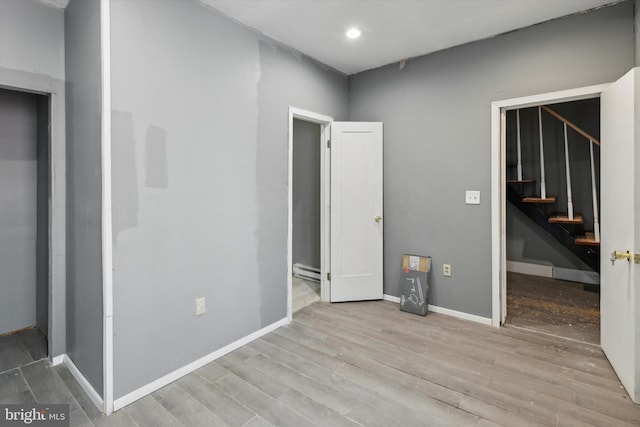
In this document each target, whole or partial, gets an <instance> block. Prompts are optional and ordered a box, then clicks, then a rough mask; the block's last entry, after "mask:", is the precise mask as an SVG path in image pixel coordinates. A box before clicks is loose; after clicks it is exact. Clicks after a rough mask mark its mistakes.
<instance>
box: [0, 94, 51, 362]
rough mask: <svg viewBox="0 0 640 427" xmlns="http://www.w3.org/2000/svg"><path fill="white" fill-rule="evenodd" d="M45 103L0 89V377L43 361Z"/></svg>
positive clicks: (47, 229) (46, 212)
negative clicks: (2, 351) (1, 351)
mask: <svg viewBox="0 0 640 427" xmlns="http://www.w3.org/2000/svg"><path fill="white" fill-rule="evenodd" d="M49 117H50V113H49V97H48V96H46V95H36V94H32V93H27V92H20V91H16V90H10V89H2V88H0V349H3V350H4V354H5V355H8V357H4V358H2V359H3V360H0V373H2V372H4V371H7V370H9V369H14V368H18V367H20V366H23V365H25V364H28V363H31V362H33V361H37V360H40V359H43V358H45V357H47V356H48V354H49V352H48V347H49V346H48V340H47V338H48V336H49V318H50V316H49V309H50V297H49V295H50V281H49V277H50V239H49V235H50V226H49V188H50V172H49V171H50V160H49Z"/></svg>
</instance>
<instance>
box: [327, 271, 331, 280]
mask: <svg viewBox="0 0 640 427" xmlns="http://www.w3.org/2000/svg"><path fill="white" fill-rule="evenodd" d="M327 280H328V281H331V273H327Z"/></svg>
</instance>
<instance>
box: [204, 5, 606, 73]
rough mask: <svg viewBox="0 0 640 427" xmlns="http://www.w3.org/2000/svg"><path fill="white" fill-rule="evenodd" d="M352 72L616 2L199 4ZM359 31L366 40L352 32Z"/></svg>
mask: <svg viewBox="0 0 640 427" xmlns="http://www.w3.org/2000/svg"><path fill="white" fill-rule="evenodd" d="M196 1H199V2H201V3H203V4H205V5H207V6H209V7H211V8H213V9H215V10H217V11H219V12H220V13H222V14H223V15H226V16H228V17H231V18H232V19H234V20H236V21H239V22H241V23H243V24H245V25H247V26H249V27H252V28H254V29H256V30H257V31H259V32H261V33H264V34H265V35H267V36H269V37H271V38H272V39H274V40H277V41H279V42H281V43H283V44H285V45H287V46H289V47H292V48H294V49H296V50H298V51H300V52H302V53H304V54H306V55H308V56H310V57H312V58H315V59H316V60H318V61H320V62H322V63H324V64H326V65H329V66H330V67H333V68H335V69H336V70H338V71H341V72H343V73H345V74H355V73H358V72H360V71H364V70H368V69H371V68H376V67H379V66H382V65H386V64H390V63H392V62H396V61H400V60H402V59H405V58H412V57H416V56H420V55H425V54H428V53H431V52H435V51H438V50H442V49H447V48H450V47H453V46H458V45H461V44H464V43H468V42H471V41H475V40H481V39H484V38H488V37H492V36H495V35H498V34H501V33H504V32H508V31H512V30H516V29H518V28H523V27H528V26H530V25H534V24H538V23H540V22H544V21H548V20H550V19H554V18H558V17H561V16H565V15H570V14H574V13H578V12H584V11H586V10H590V9H593V8H596V7H600V6H603V5H606V4H611V3H616V2H617V1H614V0H324V1H323V0H196ZM351 26H357V27H359V28H361V29H362V31H363V34H362V37H361V38H360V39H357V40H349V39H347V38H346V37H345V36H344V33H345V31H346V30H347V29H348V28H349V27H351Z"/></svg>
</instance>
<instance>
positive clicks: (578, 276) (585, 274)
mask: <svg viewBox="0 0 640 427" xmlns="http://www.w3.org/2000/svg"><path fill="white" fill-rule="evenodd" d="M553 278H554V279H559V280H568V281H570V282H578V283H586V284H589V285H599V284H600V275H599V274H598V273H596V272H595V271H584V270H576V269H572V268H561V267H553Z"/></svg>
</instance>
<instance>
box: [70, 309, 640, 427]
mask: <svg viewBox="0 0 640 427" xmlns="http://www.w3.org/2000/svg"><path fill="white" fill-rule="evenodd" d="M76 392H77V391H76ZM78 401H81V399H79V400H78ZM90 418H91V421H92V422H93V423H96V424H100V425H139V426H173V425H184V426H200V425H201V426H226V425H229V426H250V427H256V426H270V425H273V426H295V427H300V426H307V425H309V426H313V425H316V426H381V427H390V426H495V425H502V426H518V427H519V426H538V425H540V426H588V425H591V426H638V425H640V406H637V405H634V404H633V403H632V402H631V401H630V400H629V398H628V396H627V394H626V393H625V391H624V390H623V389H622V388H621V385H620V383H619V381H618V379H617V378H616V376H615V373H614V372H613V370H612V369H611V367H610V366H609V363H608V362H607V360H606V358H605V357H604V355H603V354H602V352H601V350H600V348H599V347H597V346H594V345H589V344H581V343H577V342H574V341H568V340H563V339H561V338H554V337H550V336H546V335H538V334H535V333H531V332H523V331H519V330H515V329H511V328H500V329H496V328H492V327H489V326H483V325H479V324H476V323H472V322H467V321H463V320H458V319H455V318H451V317H448V316H444V315H440V314H434V313H429V314H428V315H427V316H426V317H420V316H416V315H412V314H408V313H404V312H401V311H400V310H399V308H398V305H397V304H393V303H390V302H383V301H376V302H360V303H342V304H327V303H317V304H313V305H311V306H309V307H306V308H304V309H302V310H300V311H299V312H297V313H296V316H295V317H294V320H293V322H292V323H291V324H290V325H288V326H285V327H282V328H279V329H277V330H276V331H274V332H272V333H270V334H268V335H266V336H264V337H263V338H261V339H258V340H256V341H254V342H252V343H251V344H249V345H246V346H244V347H241V348H240V349H238V350H236V351H234V352H233V353H230V354H228V355H227V356H225V357H223V358H221V359H218V360H217V361H216V362H214V363H211V364H209V365H206V366H205V367H203V368H201V369H199V370H198V371H196V372H194V373H192V374H189V375H187V376H185V377H183V378H181V379H180V380H178V381H176V382H175V383H172V384H170V385H168V386H166V387H164V388H163V389H161V390H158V391H157V392H155V393H153V394H152V395H150V396H147V397H145V398H143V399H141V400H139V401H137V402H134V403H133V404H131V405H129V406H127V407H126V408H125V409H123V410H120V411H118V412H116V413H115V414H113V415H111V416H109V417H106V418H105V417H97V418H94V417H90Z"/></svg>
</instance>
